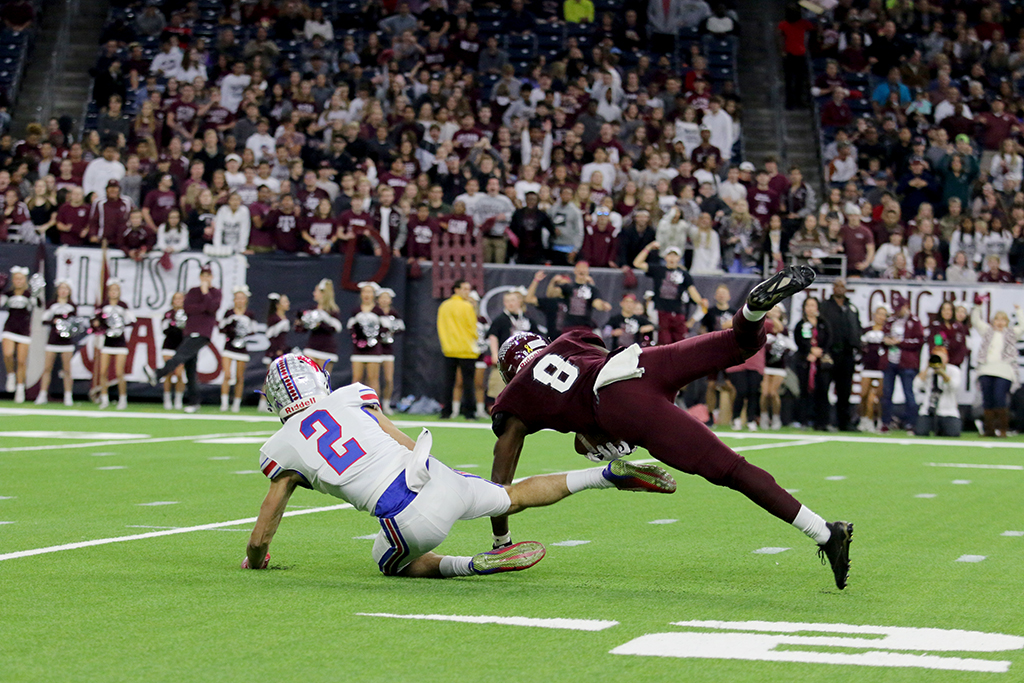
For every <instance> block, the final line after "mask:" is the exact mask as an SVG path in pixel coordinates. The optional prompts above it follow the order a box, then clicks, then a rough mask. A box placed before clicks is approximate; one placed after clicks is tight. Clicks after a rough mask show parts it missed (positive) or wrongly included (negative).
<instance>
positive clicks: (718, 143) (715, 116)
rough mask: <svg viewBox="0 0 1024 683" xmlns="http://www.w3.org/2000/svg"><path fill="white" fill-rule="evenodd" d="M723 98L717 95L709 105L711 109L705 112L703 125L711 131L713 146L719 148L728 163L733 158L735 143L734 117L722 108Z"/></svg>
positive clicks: (702, 120)
mask: <svg viewBox="0 0 1024 683" xmlns="http://www.w3.org/2000/svg"><path fill="white" fill-rule="evenodd" d="M722 104H723V103H722V98H721V97H719V96H718V95H715V96H714V97H712V98H711V102H710V104H709V105H708V106H709V107H710V108H709V109H708V111H706V112H704V118H703V119H701V123H702V124H703V125H705V126H707V127H708V128H709V129H710V130H711V144H712V145H713V146H715V147H717V148H718V150H719V151H720V152H721V153H722V157H723V158H724V159H725V160H726V161H728V159H729V157H731V156H732V145H733V143H734V142H735V140H733V137H732V132H733V128H732V126H733V124H732V117H731V116H729V114H728V113H726V111H725V109H723V108H722Z"/></svg>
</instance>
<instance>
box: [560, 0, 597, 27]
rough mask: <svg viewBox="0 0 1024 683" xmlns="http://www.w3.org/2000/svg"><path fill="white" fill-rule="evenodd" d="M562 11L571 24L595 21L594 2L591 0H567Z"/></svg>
mask: <svg viewBox="0 0 1024 683" xmlns="http://www.w3.org/2000/svg"><path fill="white" fill-rule="evenodd" d="M562 12H563V13H564V14H565V20H566V21H567V22H569V23H570V24H593V23H594V3H593V2H592V1H591V0H565V4H564V5H562Z"/></svg>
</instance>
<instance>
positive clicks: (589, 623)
mask: <svg viewBox="0 0 1024 683" xmlns="http://www.w3.org/2000/svg"><path fill="white" fill-rule="evenodd" d="M356 616H359V617H385V618H387V619H422V620H426V621H458V622H462V623H465V624H505V625H508V626H534V627H537V628H557V629H565V630H569V631H603V630H605V629H606V628H611V627H612V626H618V624H619V622H617V621H605V620H602V619H533V618H530V617H487V616H480V617H471V616H460V615H457V614H388V613H386V612H356Z"/></svg>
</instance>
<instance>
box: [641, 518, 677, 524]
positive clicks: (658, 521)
mask: <svg viewBox="0 0 1024 683" xmlns="http://www.w3.org/2000/svg"><path fill="white" fill-rule="evenodd" d="M678 521H679V520H678V519H656V520H654V521H653V522H647V523H648V524H675V523H676V522H678Z"/></svg>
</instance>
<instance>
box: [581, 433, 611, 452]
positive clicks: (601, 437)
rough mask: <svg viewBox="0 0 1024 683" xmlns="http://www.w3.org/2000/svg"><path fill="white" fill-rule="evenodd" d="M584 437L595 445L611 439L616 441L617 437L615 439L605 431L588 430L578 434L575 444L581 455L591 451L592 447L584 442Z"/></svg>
mask: <svg viewBox="0 0 1024 683" xmlns="http://www.w3.org/2000/svg"><path fill="white" fill-rule="evenodd" d="M583 439H586V440H587V441H588V442H590V443H591V444H594V445H595V446H596V445H597V444H599V443H608V442H609V441H616V439H613V438H612V437H611V436H610V435H608V434H605V433H604V432H588V433H587V434H576V438H575V439H574V441H573V444H574V445H575V446H576V452H577V453H579V454H580V455H586V454H587V453H589V452H590V449H589V448H587V446H586V444H585V443H584V442H583Z"/></svg>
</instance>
